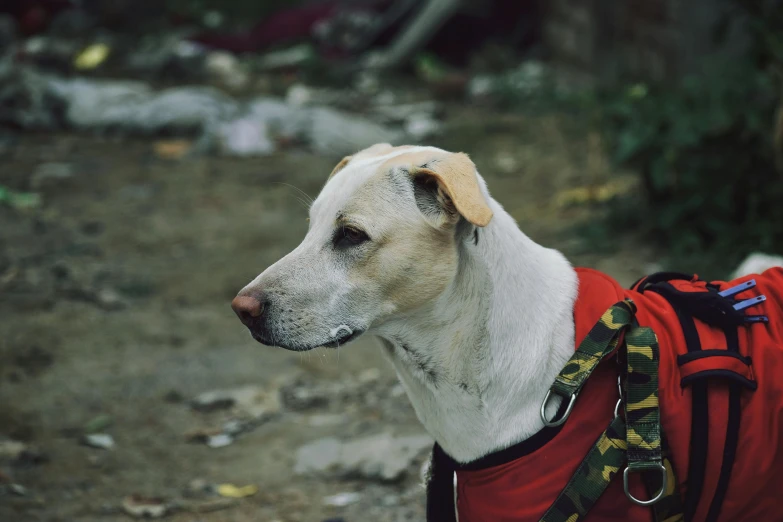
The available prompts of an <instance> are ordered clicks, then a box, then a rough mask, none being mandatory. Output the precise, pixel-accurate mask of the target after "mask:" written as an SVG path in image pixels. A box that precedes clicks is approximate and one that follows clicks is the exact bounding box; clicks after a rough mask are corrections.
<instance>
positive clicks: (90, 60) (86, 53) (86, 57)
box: [73, 44, 111, 71]
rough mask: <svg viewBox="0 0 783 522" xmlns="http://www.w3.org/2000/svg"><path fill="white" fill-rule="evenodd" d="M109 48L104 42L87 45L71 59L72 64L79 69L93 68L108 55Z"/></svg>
mask: <svg viewBox="0 0 783 522" xmlns="http://www.w3.org/2000/svg"><path fill="white" fill-rule="evenodd" d="M109 53H111V48H110V47H109V46H108V45H106V44H93V45H90V46H87V47H86V48H85V49H84V50H83V51H82V52H80V53H79V54H78V55H77V56H76V58H75V59H74V60H73V66H74V67H75V68H77V69H79V70H80V71H86V70H89V69H95V68H96V67H98V66H99V65H100V64H102V63H103V62H104V61H105V60H106V58H108V57H109Z"/></svg>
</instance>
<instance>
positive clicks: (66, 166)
mask: <svg viewBox="0 0 783 522" xmlns="http://www.w3.org/2000/svg"><path fill="white" fill-rule="evenodd" d="M71 177H73V166H72V165H71V164H70V163H41V164H40V165H38V167H36V169H35V171H34V172H33V174H32V176H30V186H31V187H32V188H34V189H38V188H40V187H41V186H42V185H46V184H50V183H57V182H60V181H62V180H66V179H70V178H71Z"/></svg>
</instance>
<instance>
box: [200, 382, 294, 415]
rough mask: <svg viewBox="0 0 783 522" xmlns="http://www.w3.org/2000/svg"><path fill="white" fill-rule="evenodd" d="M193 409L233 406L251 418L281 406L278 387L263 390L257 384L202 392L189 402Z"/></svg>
mask: <svg viewBox="0 0 783 522" xmlns="http://www.w3.org/2000/svg"><path fill="white" fill-rule="evenodd" d="M191 406H192V407H193V409H194V410H196V411H200V412H209V411H215V410H220V409H227V408H232V407H233V408H235V409H237V410H238V412H239V413H242V414H244V415H246V416H249V417H251V418H255V419H257V418H260V417H264V416H267V415H272V414H275V413H278V412H279V411H280V409H281V407H282V402H281V400H280V391H279V388H277V387H273V388H272V389H271V390H265V389H264V388H261V387H259V386H253V385H248V386H242V387H240V388H233V389H228V390H213V391H209V392H205V393H202V394H201V395H199V396H197V397H196V398H195V399H193V401H192V402H191Z"/></svg>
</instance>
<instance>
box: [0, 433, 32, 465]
mask: <svg viewBox="0 0 783 522" xmlns="http://www.w3.org/2000/svg"><path fill="white" fill-rule="evenodd" d="M25 451H27V444H25V443H24V442H19V441H17V440H11V439H3V440H0V462H4V461H5V462H10V461H15V460H16V459H18V458H19V457H21V456H22V454H24V452H25Z"/></svg>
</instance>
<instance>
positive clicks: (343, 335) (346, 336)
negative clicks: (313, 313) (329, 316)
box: [250, 325, 364, 352]
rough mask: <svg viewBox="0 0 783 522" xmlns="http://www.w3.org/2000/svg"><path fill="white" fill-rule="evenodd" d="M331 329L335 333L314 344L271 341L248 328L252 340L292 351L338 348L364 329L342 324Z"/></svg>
mask: <svg viewBox="0 0 783 522" xmlns="http://www.w3.org/2000/svg"><path fill="white" fill-rule="evenodd" d="M333 331H334V332H336V333H337V335H333V336H332V337H331V338H330V339H329V340H327V341H323V342H321V343H316V344H299V343H289V342H286V341H285V340H280V339H275V340H274V342H273V341H272V340H271V339H268V338H267V337H265V336H262V335H260V334H259V333H257V332H254V331H253V330H250V335H251V336H252V337H253V339H254V340H256V341H258V342H259V343H261V344H263V345H265V346H272V347H276V348H283V349H284V350H289V351H292V352H308V351H310V350H314V349H316V348H320V347H324V348H339V347H340V346H343V345H345V344H348V343H350V342H351V341H353V340H354V339H356V338H357V337H359V336H360V335H362V334H363V333H364V330H361V329H357V330H354V329H352V328H349V327H347V326H344V325H343V326H340V327H338V328H336V329H335V330H333ZM330 333H331V332H330Z"/></svg>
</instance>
